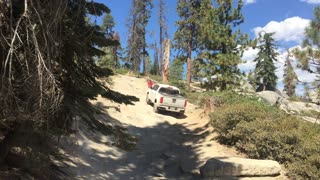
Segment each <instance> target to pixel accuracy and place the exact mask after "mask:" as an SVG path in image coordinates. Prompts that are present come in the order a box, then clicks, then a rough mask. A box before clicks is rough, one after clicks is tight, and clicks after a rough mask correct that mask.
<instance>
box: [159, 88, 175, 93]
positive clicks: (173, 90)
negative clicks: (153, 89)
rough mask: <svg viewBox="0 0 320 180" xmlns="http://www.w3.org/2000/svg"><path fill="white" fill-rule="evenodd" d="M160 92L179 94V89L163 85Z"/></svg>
mask: <svg viewBox="0 0 320 180" xmlns="http://www.w3.org/2000/svg"><path fill="white" fill-rule="evenodd" d="M159 93H166V94H169V95H178V94H179V91H178V90H176V89H172V88H170V87H168V88H165V87H162V88H160V89H159Z"/></svg>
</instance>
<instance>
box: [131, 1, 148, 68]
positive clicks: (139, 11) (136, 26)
mask: <svg viewBox="0 0 320 180" xmlns="http://www.w3.org/2000/svg"><path fill="white" fill-rule="evenodd" d="M151 9H152V0H133V1H132V7H131V11H130V14H129V19H128V20H129V21H128V27H129V32H130V33H129V38H128V43H127V61H128V62H130V63H132V64H133V70H134V71H135V72H139V71H140V64H141V63H142V65H143V73H144V74H145V73H146V64H147V57H148V52H147V43H146V26H147V24H148V22H149V18H150V16H151Z"/></svg>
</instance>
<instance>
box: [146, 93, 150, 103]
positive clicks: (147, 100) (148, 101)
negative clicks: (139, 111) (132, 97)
mask: <svg viewBox="0 0 320 180" xmlns="http://www.w3.org/2000/svg"><path fill="white" fill-rule="evenodd" d="M146 103H147V104H150V100H149V98H148V95H147V97H146Z"/></svg>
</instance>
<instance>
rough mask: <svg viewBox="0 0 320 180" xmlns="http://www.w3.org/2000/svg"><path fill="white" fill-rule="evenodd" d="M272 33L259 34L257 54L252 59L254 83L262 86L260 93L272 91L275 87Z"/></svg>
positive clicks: (275, 59) (274, 57)
mask: <svg viewBox="0 0 320 180" xmlns="http://www.w3.org/2000/svg"><path fill="white" fill-rule="evenodd" d="M273 35H274V33H266V32H260V33H259V43H260V45H259V46H258V49H259V52H258V56H257V57H256V58H255V59H254V62H256V67H255V70H254V76H255V81H256V83H257V84H259V85H262V91H265V90H274V89H275V88H276V85H277V80H278V77H277V76H276V73H275V71H276V66H275V65H274V63H275V62H276V61H277V55H278V53H277V52H276V50H275V49H276V44H275V40H274V39H273V37H272V36H273Z"/></svg>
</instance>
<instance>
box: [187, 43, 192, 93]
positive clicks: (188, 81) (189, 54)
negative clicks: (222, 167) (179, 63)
mask: <svg viewBox="0 0 320 180" xmlns="http://www.w3.org/2000/svg"><path fill="white" fill-rule="evenodd" d="M191 51H192V42H191V40H190V42H189V45H188V54H187V79H186V90H190V83H191V68H192V67H191Z"/></svg>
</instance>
